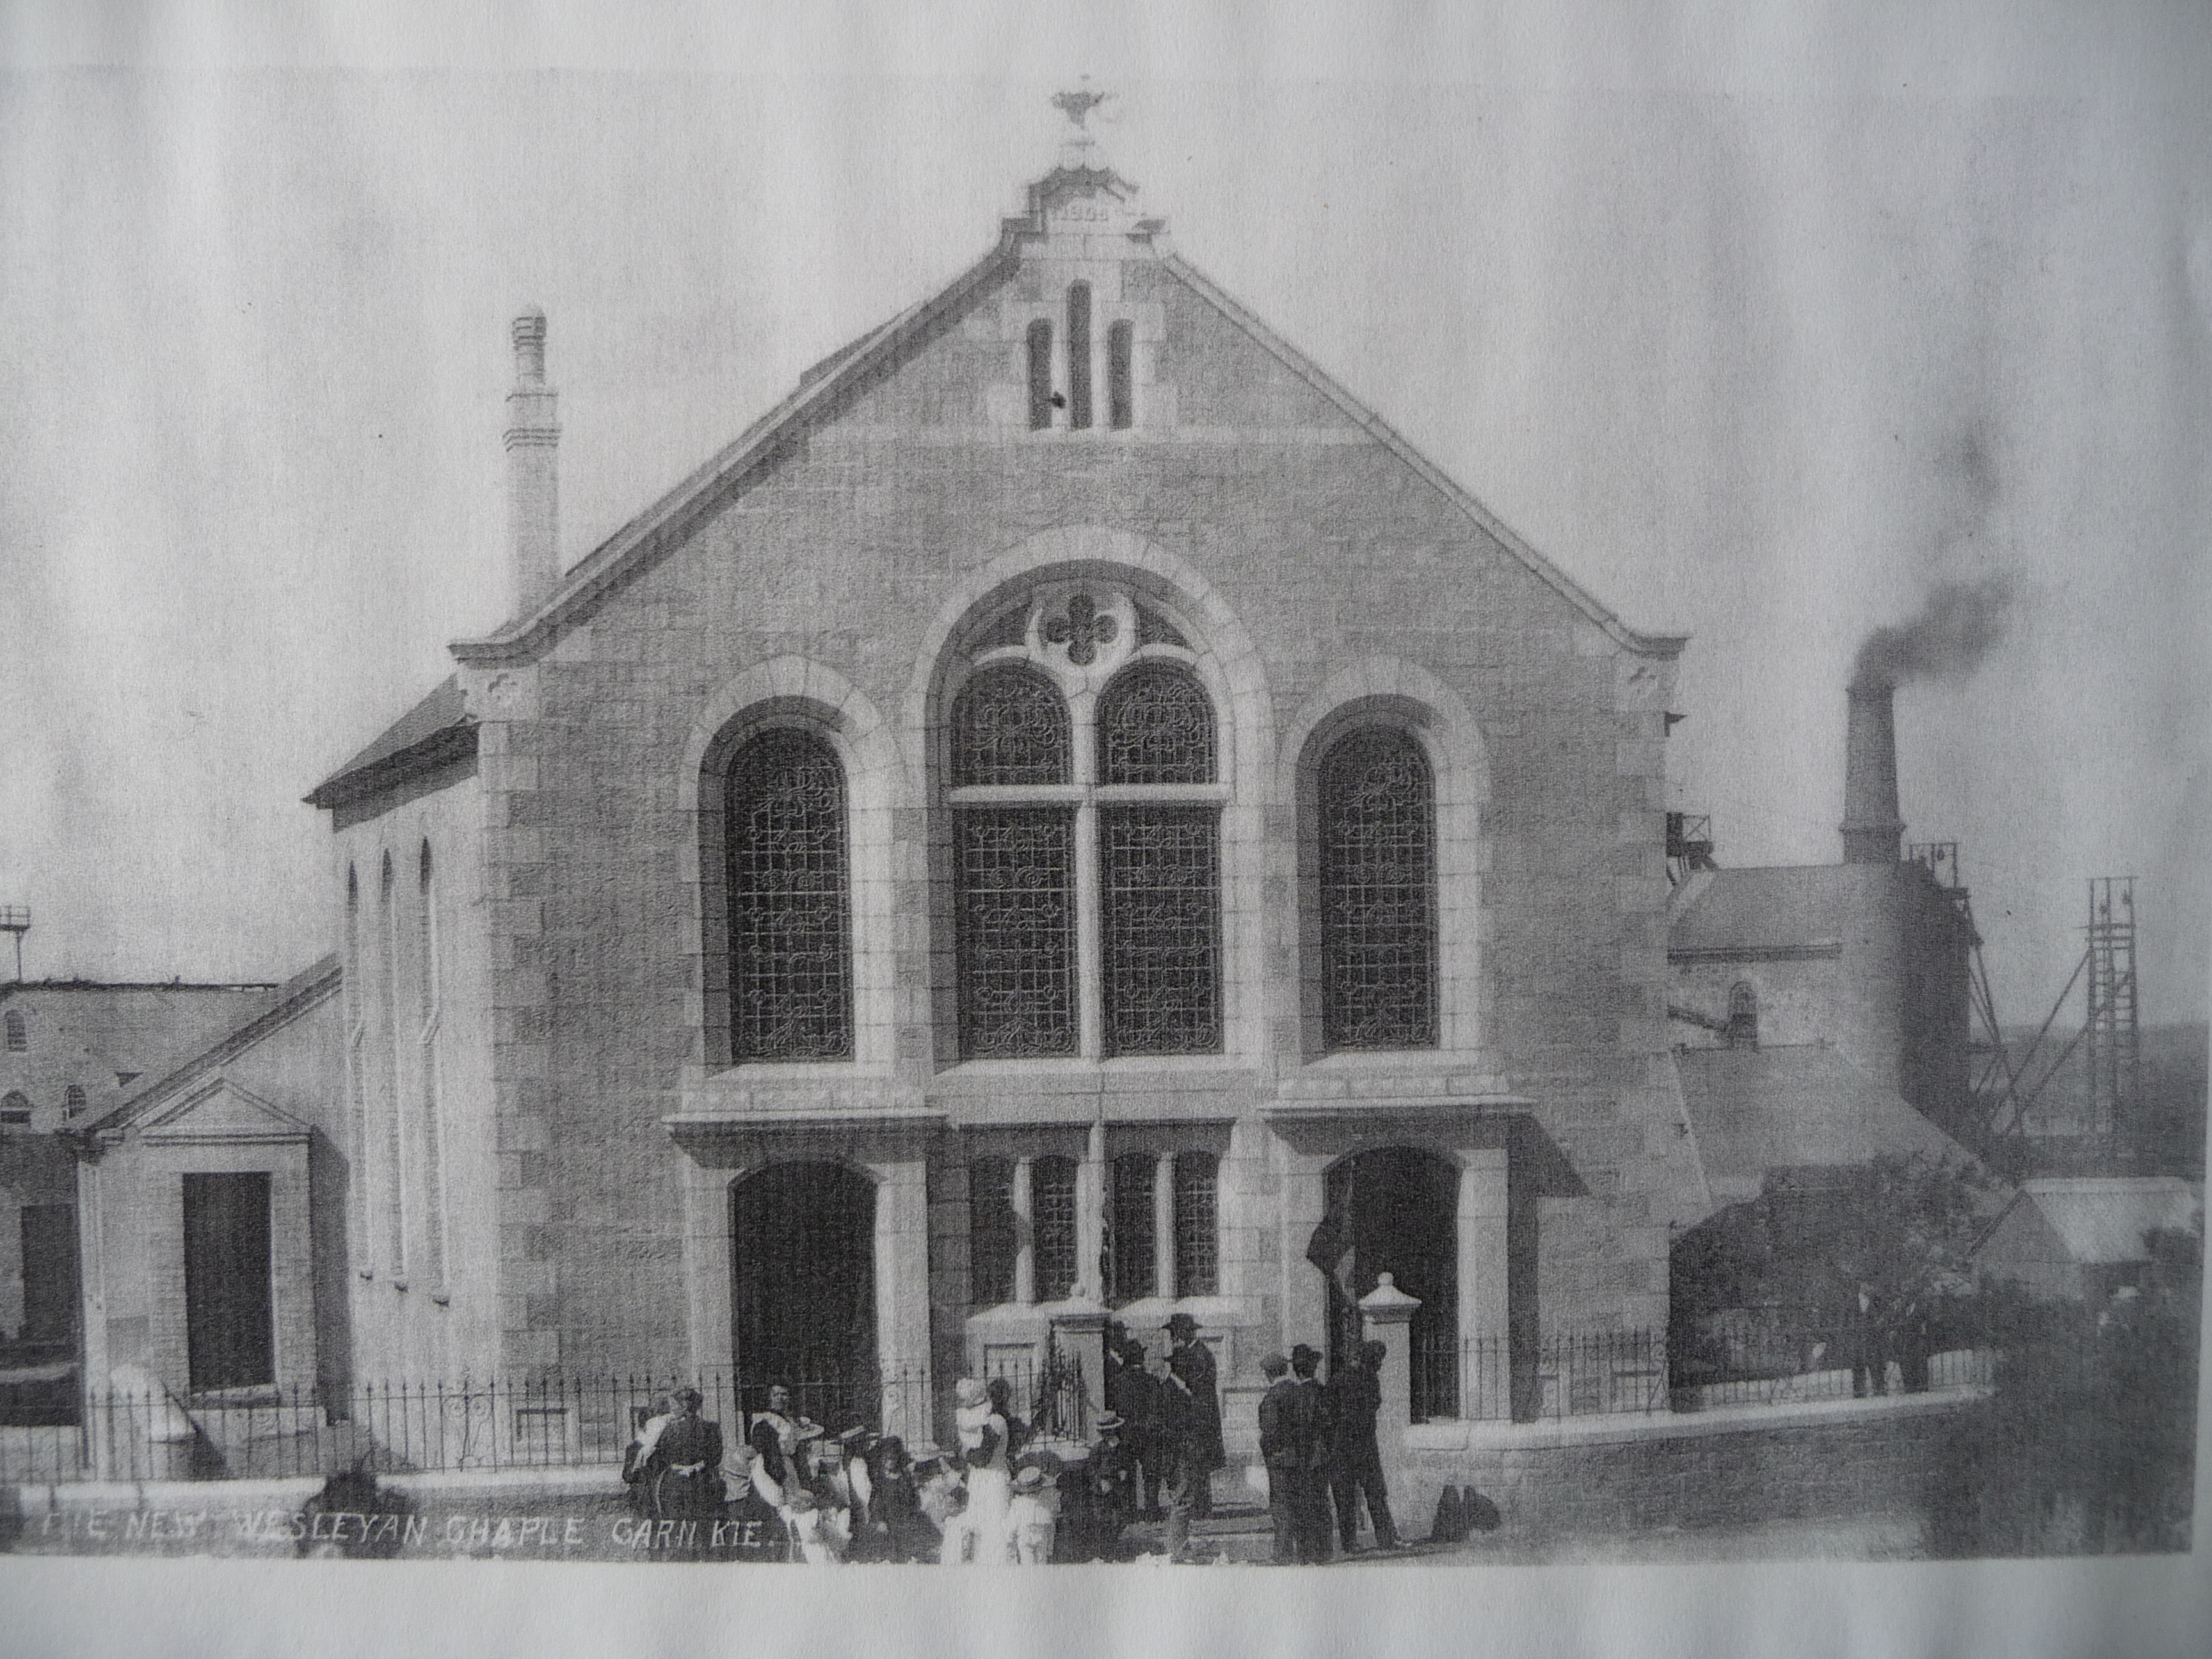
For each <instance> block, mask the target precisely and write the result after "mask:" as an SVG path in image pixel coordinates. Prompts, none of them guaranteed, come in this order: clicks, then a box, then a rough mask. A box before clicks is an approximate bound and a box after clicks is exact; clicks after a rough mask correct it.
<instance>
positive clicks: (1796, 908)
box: [1667, 864, 1844, 959]
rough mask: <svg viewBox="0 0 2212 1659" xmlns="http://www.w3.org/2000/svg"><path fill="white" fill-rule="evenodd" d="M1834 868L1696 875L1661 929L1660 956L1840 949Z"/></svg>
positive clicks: (1838, 876)
mask: <svg viewBox="0 0 2212 1659" xmlns="http://www.w3.org/2000/svg"><path fill="white" fill-rule="evenodd" d="M1841 867H1842V866H1838V865H1832V864H1808V865H1790V866H1776V867H1772V868H1769V869H1763V870H1714V871H1710V872H1699V875H1698V876H1697V877H1696V878H1693V879H1694V880H1695V882H1696V887H1695V890H1693V891H1692V894H1691V896H1689V898H1688V900H1687V902H1686V903H1685V904H1684V905H1683V906H1682V908H1680V910H1678V911H1677V912H1676V913H1675V915H1674V921H1672V922H1671V923H1670V924H1669V926H1668V930H1667V954H1668V956H1669V957H1674V958H1676V959H1680V958H1684V957H1690V958H1694V957H1699V956H1714V957H1741V958H1750V957H1812V956H1829V955H1832V954H1834V953H1836V952H1837V951H1840V950H1842V948H1843V939H1844V927H1843V909H1842V904H1843V899H1842V891H1843V881H1842V877H1841V874H1840V872H1841Z"/></svg>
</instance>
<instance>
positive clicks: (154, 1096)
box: [79, 954, 341, 1135]
mask: <svg viewBox="0 0 2212 1659" xmlns="http://www.w3.org/2000/svg"><path fill="white" fill-rule="evenodd" d="M340 978H341V975H340V970H339V966H338V959H337V956H336V954H332V955H330V956H326V957H323V958H322V959H321V960H320V961H319V962H317V963H314V964H313V966H312V967H309V968H307V969H304V970H303V971H301V972H300V973H298V974H295V975H293V976H292V977H291V978H290V979H289V980H287V981H285V982H284V983H283V984H282V985H280V986H277V987H276V988H275V989H273V990H270V991H267V992H264V993H263V994H261V995H260V996H258V997H257V998H256V999H255V1004H256V1006H253V1007H252V1009H251V1010H250V1011H249V1012H246V1013H245V1014H244V1015H243V1016H242V1017H241V1018H240V1019H239V1020H238V1021H237V1022H236V1023H235V1024H233V1025H232V1026H231V1027H230V1028H229V1029H228V1030H226V1031H224V1032H223V1033H222V1036H218V1037H216V1039H215V1040H214V1041H213V1042H204V1043H202V1044H199V1045H198V1046H197V1047H195V1048H190V1049H186V1050H184V1051H181V1052H179V1053H177V1054H173V1055H172V1056H171V1057H170V1058H169V1059H168V1060H167V1061H166V1062H165V1063H163V1064H162V1065H161V1066H158V1067H155V1068H154V1080H153V1081H152V1082H150V1083H149V1084H148V1085H146V1086H145V1087H144V1088H143V1089H140V1090H138V1091H137V1092H136V1093H134V1094H132V1095H131V1097H129V1098H128V1099H126V1100H125V1101H124V1102H123V1103H121V1104H120V1105H118V1106H116V1107H114V1108H112V1109H110V1110H108V1111H106V1112H104V1113H102V1114H101V1115H100V1116H99V1117H97V1118H94V1119H93V1120H92V1121H90V1122H88V1123H87V1124H85V1125H84V1126H83V1127H82V1130H81V1131H79V1133H82V1134H85V1135H94V1134H100V1133H117V1132H120V1131H121V1130H124V1129H126V1128H128V1127H131V1124H132V1123H133V1122H135V1121H137V1120H138V1119H139V1118H141V1117H143V1116H144V1115H146V1114H147V1113H148V1112H149V1110H151V1109H154V1108H155V1107H158V1106H160V1105H161V1104H162V1103H165V1102H167V1101H168V1100H171V1099H172V1098H173V1097H175V1096H176V1095H177V1094H178V1093H179V1091H183V1090H185V1089H187V1088H189V1087H190V1086H191V1085H192V1084H194V1083H196V1082H198V1081H199V1080H201V1079H204V1078H209V1077H211V1076H213V1075H214V1073H216V1072H217V1071H219V1070H220V1069H221V1068H222V1066H224V1065H226V1064H228V1062H229V1061H230V1060H232V1059H233V1058H234V1057H235V1056H237V1055H239V1054H243V1053H245V1052H246V1050H247V1049H249V1048H252V1047H253V1046H254V1045H255V1044H256V1043H258V1042H262V1041H264V1039H266V1038H267V1037H268V1036H270V1034H271V1033H273V1032H275V1031H277V1030H282V1029H283V1027H284V1026H287V1025H289V1024H291V1023H292V1022H293V1021H294V1020H295V1019H297V1018H300V1016H301V1015H302V1014H304V1013H306V1012H308V1011H309V1010H310V1009H313V1008H315V1007H318V1006H320V1005H321V1004H323V1003H325V1002H326V1001H328V1000H330V999H331V998H332V997H334V996H336V995H337V992H338V985H339V981H340Z"/></svg>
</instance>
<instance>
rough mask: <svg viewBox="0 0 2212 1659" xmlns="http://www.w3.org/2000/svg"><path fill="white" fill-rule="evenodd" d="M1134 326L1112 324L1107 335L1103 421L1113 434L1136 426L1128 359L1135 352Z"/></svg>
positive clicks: (1135, 405) (1135, 331)
mask: <svg viewBox="0 0 2212 1659" xmlns="http://www.w3.org/2000/svg"><path fill="white" fill-rule="evenodd" d="M1136 337H1137V330H1136V325H1134V324H1133V323H1115V325H1113V326H1112V327H1111V328H1109V329H1108V330H1107V331H1106V418H1107V420H1108V422H1110V423H1111V424H1112V426H1113V428H1114V429H1115V431H1116V432H1127V430H1128V429H1129V428H1131V427H1133V426H1134V425H1135V424H1136V423H1137V404H1136V397H1135V393H1134V392H1133V390H1132V388H1131V386H1130V374H1131V370H1130V358H1131V356H1132V354H1133V351H1134V349H1135V345H1136Z"/></svg>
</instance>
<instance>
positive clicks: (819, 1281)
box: [730, 1162, 881, 1432]
mask: <svg viewBox="0 0 2212 1659" xmlns="http://www.w3.org/2000/svg"><path fill="white" fill-rule="evenodd" d="M730 1206H731V1214H730V1248H731V1261H730V1292H731V1302H732V1308H731V1313H732V1327H733V1329H732V1336H733V1339H734V1341H735V1344H736V1348H737V1353H736V1362H737V1363H736V1370H737V1379H738V1393H739V1397H740V1399H741V1400H742V1401H743V1403H744V1407H745V1408H746V1409H747V1410H749V1411H757V1410H760V1409H762V1408H763V1407H764V1406H766V1404H767V1403H768V1402H767V1395H768V1389H769V1384H770V1383H786V1384H787V1385H788V1386H789V1387H790V1389H791V1390H792V1393H793V1397H794V1398H793V1403H794V1404H795V1405H796V1406H797V1407H798V1408H799V1410H800V1411H802V1412H804V1413H805V1414H806V1415H807V1416H809V1417H811V1418H812V1419H814V1420H815V1421H816V1422H817V1423H820V1424H822V1425H824V1426H825V1427H827V1428H829V1430H830V1431H832V1432H836V1431H840V1430H842V1429H844V1428H846V1427H848V1425H851V1424H854V1423H868V1424H871V1425H873V1424H875V1423H876V1421H877V1419H878V1415H879V1413H880V1411H881V1405H880V1401H879V1400H878V1388H877V1366H876V1273H875V1260H876V1248H875V1237H876V1188H875V1183H874V1182H871V1181H870V1180H869V1179H868V1178H867V1177H866V1176H864V1175H862V1174H860V1172H859V1171H858V1170H851V1169H848V1168H847V1167H846V1166H845V1165H843V1164H832V1163H828V1162H805V1163H789V1164H769V1165H768V1166H767V1167H766V1168H764V1169H762V1170H756V1171H755V1172H754V1173H753V1174H751V1175H749V1176H744V1177H743V1178H742V1179H740V1180H738V1181H737V1182H733V1183H732V1186H731V1188H730Z"/></svg>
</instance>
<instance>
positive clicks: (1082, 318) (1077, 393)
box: [1067, 283, 1091, 432]
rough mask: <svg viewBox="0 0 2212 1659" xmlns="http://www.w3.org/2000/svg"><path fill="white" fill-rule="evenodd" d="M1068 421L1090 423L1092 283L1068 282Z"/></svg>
mask: <svg viewBox="0 0 2212 1659" xmlns="http://www.w3.org/2000/svg"><path fill="white" fill-rule="evenodd" d="M1067 423H1068V425H1069V426H1070V427H1071V428H1073V429H1074V430H1076V431H1078V432H1081V431H1083V430H1085V428H1088V427H1089V426H1090V424H1091V284H1090V283H1069V284H1068V285H1067Z"/></svg>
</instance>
